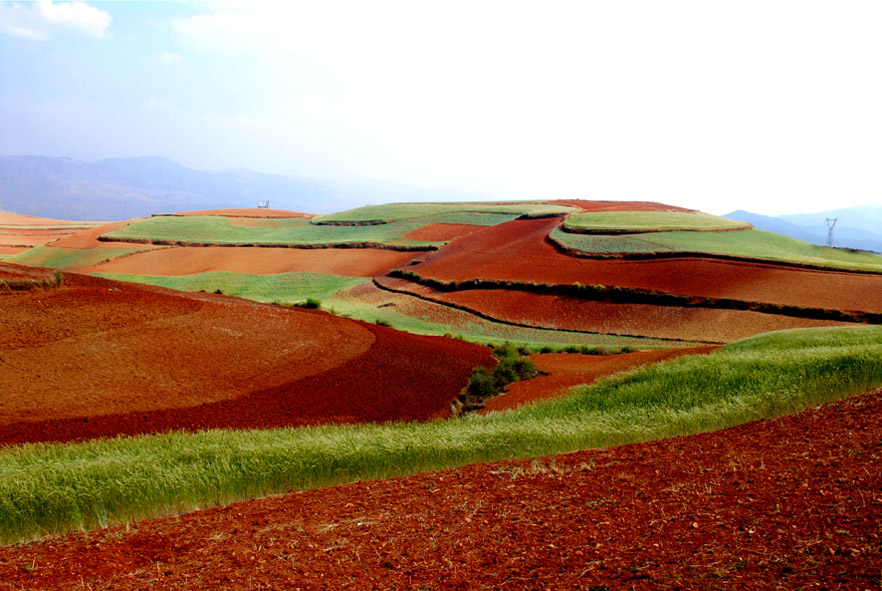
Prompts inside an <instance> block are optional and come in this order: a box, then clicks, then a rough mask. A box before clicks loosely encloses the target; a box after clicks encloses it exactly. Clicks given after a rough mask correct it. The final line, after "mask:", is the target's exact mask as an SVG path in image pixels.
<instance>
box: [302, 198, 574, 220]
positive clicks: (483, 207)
mask: <svg viewBox="0 0 882 591" xmlns="http://www.w3.org/2000/svg"><path fill="white" fill-rule="evenodd" d="M575 211H579V209H578V208H575V207H571V206H569V205H555V204H554V203H537V202H535V201H534V202H529V201H525V202H513V203H512V202H509V203H477V202H476V203H388V204H385V205H367V206H365V207H357V208H355V209H350V210H348V211H341V212H339V213H330V214H325V215H320V216H317V217H315V218H313V221H315V222H317V223H329V222H345V223H360V222H373V221H385V222H395V221H401V220H408V219H414V218H426V217H430V216H438V215H442V214H450V213H466V212H470V213H494V214H506V215H512V216H513V217H517V216H520V215H524V214H527V215H552V214H564V213H571V212H575Z"/></svg>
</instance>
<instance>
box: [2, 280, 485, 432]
mask: <svg viewBox="0 0 882 591" xmlns="http://www.w3.org/2000/svg"><path fill="white" fill-rule="evenodd" d="M6 267H7V268H9V267H12V266H11V265H9V266H6ZM442 360H443V361H442ZM490 364H492V359H491V356H490V353H489V351H488V350H487V349H485V348H482V347H478V346H476V345H471V344H468V343H463V342H460V341H453V340H451V339H443V338H437V337H436V338H433V337H418V336H413V335H409V334H405V333H398V332H396V331H393V330H391V329H386V328H383V327H376V326H373V325H369V324H364V323H359V322H356V321H353V320H349V319H345V318H338V317H334V316H331V315H329V314H326V313H323V312H309V311H303V310H297V309H288V308H281V307H277V306H269V305H264V304H257V303H253V302H249V301H247V300H239V299H235V298H227V297H223V296H213V295H208V294H183V293H180V292H174V291H171V290H164V289H161V288H153V287H147V286H136V285H129V284H125V283H118V282H112V281H105V280H101V279H97V278H91V277H85V276H81V275H76V274H72V273H67V274H65V283H64V288H62V289H54V290H41V291H36V292H27V293H14V294H4V295H0V365H2V367H3V370H2V372H0V392H3V396H2V398H0V443H15V442H25V441H66V440H73V439H85V438H93V437H101V436H107V435H115V434H135V433H149V432H158V431H165V430H169V429H197V428H212V427H242V428H244V427H267V426H284V425H300V424H318V423H323V422H357V421H384V420H393V419H403V420H404V419H409V420H418V419H423V418H427V417H428V416H430V415H431V414H433V413H435V412H437V411H438V410H439V409H444V408H447V405H448V403H449V401H450V399H451V398H452V397H454V396H455V395H456V394H457V393H458V391H459V389H460V388H461V387H462V386H464V385H465V383H466V381H467V379H468V375H469V373H470V371H471V369H472V368H473V367H475V366H476V365H490Z"/></svg>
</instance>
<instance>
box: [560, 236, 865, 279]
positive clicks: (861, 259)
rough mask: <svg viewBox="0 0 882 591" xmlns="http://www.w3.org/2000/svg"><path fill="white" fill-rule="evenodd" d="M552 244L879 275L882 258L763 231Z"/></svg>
mask: <svg viewBox="0 0 882 591" xmlns="http://www.w3.org/2000/svg"><path fill="white" fill-rule="evenodd" d="M548 238H549V240H550V241H551V242H552V244H555V245H556V246H557V247H559V248H560V249H562V250H563V251H564V252H566V253H568V254H571V255H572V256H577V257H578V256H587V257H589V258H590V257H592V255H594V256H600V257H601V258H608V257H612V258H632V259H639V258H654V257H658V256H670V255H673V254H678V255H681V256H701V255H703V254H704V255H716V256H722V257H737V258H739V259H743V260H752V261H759V262H772V263H784V264H793V265H796V266H806V267H808V268H819V269H835V270H846V271H847V270H853V271H869V272H873V273H880V272H882V257H880V256H878V255H874V254H871V253H865V252H852V251H849V250H843V249H838V248H829V247H826V246H818V245H816V244H810V243H808V242H803V241H802V240H797V239H796V238H790V237H789V236H782V235H780V234H775V233H773V232H767V231H765V230H757V229H750V230H740V231H737V232H688V231H661V230H660V231H657V232H655V233H646V234H640V233H637V234H627V235H594V234H578V233H572V232H568V231H566V230H565V229H564V228H562V227H557V228H554V229H553V230H552V231H551V233H550V234H549V235H548Z"/></svg>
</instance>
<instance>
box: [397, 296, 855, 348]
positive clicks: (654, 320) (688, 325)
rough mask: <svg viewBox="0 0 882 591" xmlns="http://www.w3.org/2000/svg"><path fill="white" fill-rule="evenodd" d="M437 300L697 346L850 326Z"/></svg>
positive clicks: (524, 320)
mask: <svg viewBox="0 0 882 591" xmlns="http://www.w3.org/2000/svg"><path fill="white" fill-rule="evenodd" d="M411 285H413V283H411ZM431 297H433V299H437V300H439V301H443V302H450V303H453V304H456V305H458V306H464V307H466V308H469V309H471V310H476V311H478V312H481V313H483V314H486V315H488V316H490V317H492V318H496V319H498V320H501V321H503V322H514V323H517V324H527V325H530V326H538V327H541V328H554V329H564V330H577V331H582V332H599V333H602V334H616V335H633V336H646V337H653V338H666V339H678V340H684V341H697V342H716V343H728V342H731V341H737V340H739V339H743V338H746V337H749V336H753V335H756V334H759V333H762V332H769V331H773V330H785V329H789V328H813V327H822V326H842V325H843V324H846V323H842V322H834V321H831V320H812V319H808V318H793V317H790V316H777V315H772V314H761V313H759V312H750V311H747V310H715V309H706V308H678V307H672V306H655V305H650V304H614V303H609V302H592V301H587V300H580V299H578V298H573V297H568V296H557V295H542V294H534V293H528V292H525V291H515V290H504V289H493V290H488V289H474V290H465V291H457V292H436V295H433V296H431Z"/></svg>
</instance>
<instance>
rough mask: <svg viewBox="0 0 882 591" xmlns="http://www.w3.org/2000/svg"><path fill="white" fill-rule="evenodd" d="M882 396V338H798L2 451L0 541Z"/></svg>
mask: <svg viewBox="0 0 882 591" xmlns="http://www.w3.org/2000/svg"><path fill="white" fill-rule="evenodd" d="M880 385H882V328H878V327H859V328H851V327H849V328H835V329H814V330H798V331H787V332H782V333H778V334H770V335H765V336H761V337H755V338H752V339H748V340H746V341H742V342H739V343H736V344H733V345H730V346H727V347H725V348H723V349H721V350H719V351H717V352H715V353H713V354H711V355H708V356H700V357H685V358H680V359H676V360H673V361H669V362H665V363H661V364H657V365H653V366H648V367H644V368H640V369H637V370H633V371H631V372H627V373H625V374H621V375H619V376H615V377H612V378H610V379H607V380H603V381H602V382H600V383H598V384H596V385H593V386H590V387H580V388H577V389H575V390H574V391H573V392H572V394H571V395H570V396H569V397H568V398H565V399H562V400H556V401H548V402H544V403H539V404H535V405H532V406H528V407H524V408H521V409H518V410H516V411H511V412H507V413H496V414H491V415H488V416H471V417H469V418H467V419H465V420H462V421H460V420H450V421H434V422H430V423H423V424H416V423H407V424H400V423H390V424H384V425H359V426H326V427H318V428H305V429H274V430H266V431H238V432H226V431H209V432H203V433H198V434H181V433H174V434H164V435H154V436H144V437H136V438H129V439H117V440H102V441H94V442H87V443H82V444H76V445H26V446H21V447H13V448H8V449H4V450H2V451H0V538H2V539H3V540H5V541H7V542H11V541H15V540H19V539H28V538H33V537H37V536H40V535H44V534H45V533H47V532H63V531H70V530H75V529H78V528H83V527H85V528H93V527H96V526H103V525H106V524H112V523H119V522H125V521H127V520H134V519H140V518H145V517H151V516H157V515H163V514H168V513H173V512H177V511H186V510H190V509H195V508H198V507H206V506H212V505H217V504H220V503H227V502H231V501H234V500H238V499H246V498H251V497H254V496H258V495H264V494H268V493H272V492H281V491H286V490H290V489H292V488H294V489H300V488H311V487H319V486H327V485H331V484H335V483H341V482H347V481H352V480H357V479H373V478H385V477H394V476H403V475H407V474H412V473H416V472H420V471H426V470H437V469H442V468H450V467H454V466H460V465H464V464H468V463H473V462H482V461H491V460H500V459H505V458H520V457H528V456H539V455H547V454H550V453H557V452H565V451H572V450H577V449H588V448H595V447H603V446H610V445H618V444H624V443H629V442H639V441H647V440H652V439H658V438H662V437H670V436H675V435H683V434H689V433H698V432H704V431H709V430H715V429H721V428H725V427H729V426H732V425H736V424H739V423H743V422H746V421H751V420H755V419H760V418H765V417H773V416H778V415H781V414H785V413H789V412H793V411H796V410H799V409H802V408H805V407H806V406H809V405H814V404H818V403H821V402H825V401H829V400H832V399H835V398H837V397H842V396H846V395H849V394H855V393H860V392H864V391H866V390H868V389H870V388H875V387H878V386H880Z"/></svg>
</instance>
